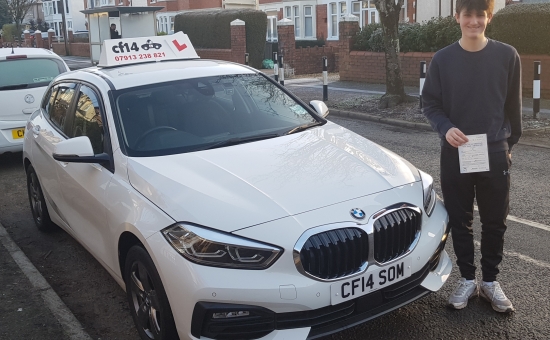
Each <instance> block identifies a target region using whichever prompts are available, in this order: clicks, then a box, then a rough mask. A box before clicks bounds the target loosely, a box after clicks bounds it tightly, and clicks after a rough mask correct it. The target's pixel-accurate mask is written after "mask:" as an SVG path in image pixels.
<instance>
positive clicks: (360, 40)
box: [355, 16, 462, 52]
mask: <svg viewBox="0 0 550 340" xmlns="http://www.w3.org/2000/svg"><path fill="white" fill-rule="evenodd" d="M461 35H462V33H461V32H460V26H459V25H458V24H457V23H456V20H455V19H454V17H452V16H449V17H445V18H433V19H431V20H429V21H426V22H424V23H422V24H418V23H411V24H408V23H402V24H399V49H400V51H401V52H434V51H437V50H440V49H442V48H443V47H445V46H447V45H450V44H452V43H454V42H455V41H457V40H458V39H460V37H461ZM383 37H384V35H383V33H382V28H381V26H380V24H370V25H367V26H365V27H363V29H362V30H361V33H360V34H359V35H358V36H357V38H356V40H355V49H357V50H364V51H373V52H382V51H384V44H383Z"/></svg>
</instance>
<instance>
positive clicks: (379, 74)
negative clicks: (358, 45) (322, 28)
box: [339, 51, 550, 99]
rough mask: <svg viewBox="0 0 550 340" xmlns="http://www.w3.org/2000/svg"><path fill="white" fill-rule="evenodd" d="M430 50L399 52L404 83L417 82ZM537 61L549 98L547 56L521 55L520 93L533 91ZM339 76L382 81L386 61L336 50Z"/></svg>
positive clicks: (549, 59)
mask: <svg viewBox="0 0 550 340" xmlns="http://www.w3.org/2000/svg"><path fill="white" fill-rule="evenodd" d="M433 55H434V53H432V52H409V53H401V54H400V57H401V72H402V75H403V83H404V84H405V86H418V83H419V76H420V62H421V61H426V67H428V66H429V64H430V61H431V60H432V57H433ZM534 61H540V62H541V65H542V67H541V68H542V73H541V76H540V78H541V84H540V87H541V97H542V98H546V99H550V56H547V55H522V56H521V65H522V87H523V96H524V97H531V96H532V95H533V62H534ZM339 62H340V69H339V70H340V80H350V81H358V82H366V83H377V84H384V83H385V82H386V61H385V57H384V53H383V52H367V51H351V52H349V53H347V54H345V53H340V60H339Z"/></svg>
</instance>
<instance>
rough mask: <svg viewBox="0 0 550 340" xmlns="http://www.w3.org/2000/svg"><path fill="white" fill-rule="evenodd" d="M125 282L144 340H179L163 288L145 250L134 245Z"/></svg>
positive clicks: (130, 303) (131, 249) (135, 318)
mask: <svg viewBox="0 0 550 340" xmlns="http://www.w3.org/2000/svg"><path fill="white" fill-rule="evenodd" d="M124 280H125V282H126V296H127V298H128V303H129V305H130V311H131V313H132V318H133V319H134V323H135V325H136V327H137V329H138V333H139V335H140V337H141V339H143V340H150V339H155V340H157V339H162V340H171V339H179V337H178V333H177V331H176V325H175V323H174V317H173V316H172V310H171V309H170V304H169V303H168V297H167V296H166V292H165V291H164V286H163V285H162V281H161V279H160V276H159V274H158V272H157V269H156V268H155V265H154V264H153V260H152V259H151V257H150V256H149V254H148V253H147V251H146V250H145V249H143V247H141V246H133V247H132V248H130V250H129V251H128V255H127V256H126V263H125V266H124Z"/></svg>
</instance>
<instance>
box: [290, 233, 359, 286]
mask: <svg viewBox="0 0 550 340" xmlns="http://www.w3.org/2000/svg"><path fill="white" fill-rule="evenodd" d="M368 255H369V241H368V237H367V234H366V233H365V232H364V231H362V230H361V229H358V228H343V229H334V230H329V231H325V232H322V233H319V234H315V235H312V236H311V237H310V238H309V239H308V240H307V241H306V242H305V244H304V246H303V247H302V250H301V251H300V260H301V262H302V267H303V269H304V270H305V271H306V272H307V273H309V274H310V275H312V276H315V277H317V278H320V279H324V280H330V279H337V278H340V277H344V276H348V275H351V274H353V273H356V272H358V271H360V270H361V267H362V266H363V265H364V264H365V263H367V259H368Z"/></svg>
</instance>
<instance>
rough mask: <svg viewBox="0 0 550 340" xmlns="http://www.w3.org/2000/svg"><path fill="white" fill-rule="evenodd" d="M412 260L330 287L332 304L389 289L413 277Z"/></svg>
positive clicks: (408, 259)
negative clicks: (388, 287) (385, 288)
mask: <svg viewBox="0 0 550 340" xmlns="http://www.w3.org/2000/svg"><path fill="white" fill-rule="evenodd" d="M411 263H412V260H411V259H410V258H404V259H402V260H401V261H397V262H395V263H392V264H391V265H388V266H384V267H381V268H378V269H376V270H373V271H370V272H366V273H364V274H363V275H360V276H355V277H352V278H349V279H347V280H345V281H339V282H336V283H333V284H331V285H330V303H331V304H332V305H336V304H339V303H341V302H344V301H348V300H352V299H355V298H357V297H359V296H363V295H366V294H369V293H371V292H374V291H375V290H378V289H381V288H384V287H387V286H389V285H392V284H394V283H396V282H399V281H401V280H404V279H406V278H408V277H410V276H411Z"/></svg>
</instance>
